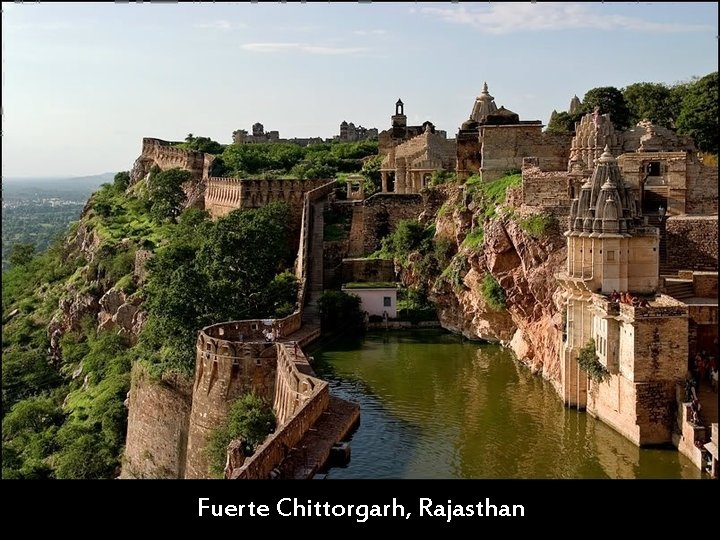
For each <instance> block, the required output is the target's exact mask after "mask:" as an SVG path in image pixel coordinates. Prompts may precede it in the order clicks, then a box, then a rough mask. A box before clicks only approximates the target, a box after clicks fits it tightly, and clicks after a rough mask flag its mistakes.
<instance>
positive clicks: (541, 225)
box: [518, 214, 555, 238]
mask: <svg viewBox="0 0 720 540" xmlns="http://www.w3.org/2000/svg"><path fill="white" fill-rule="evenodd" d="M554 223H555V218H553V217H552V216H549V215H547V214H533V215H531V216H527V217H524V218H522V219H520V220H519V221H518V225H519V226H520V229H522V230H523V231H524V232H526V233H527V234H529V235H530V236H532V237H533V238H540V237H542V236H543V235H544V234H546V233H547V232H548V231H549V230H550V228H551V227H552V226H553V224H554Z"/></svg>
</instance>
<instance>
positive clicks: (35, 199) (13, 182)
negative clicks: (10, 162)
mask: <svg viewBox="0 0 720 540" xmlns="http://www.w3.org/2000/svg"><path fill="white" fill-rule="evenodd" d="M114 176H115V173H103V174H96V175H92V176H80V177H74V178H62V177H57V178H48V177H45V178H37V177H35V178H30V177H26V178H17V177H16V178H12V177H11V178H7V177H6V178H3V179H2V269H3V271H4V270H6V269H7V267H8V259H9V257H10V250H11V248H12V246H13V245H14V244H33V245H34V246H35V249H36V250H37V251H43V250H44V249H46V248H47V246H48V245H49V244H50V242H51V241H52V239H53V238H54V237H55V236H56V235H57V234H61V233H63V232H65V231H66V230H67V227H68V224H69V223H70V222H71V221H74V220H76V219H78V217H80V212H81V211H82V209H83V207H84V206H85V203H86V202H87V200H88V198H89V197H90V195H91V194H92V193H93V192H94V191H97V189H98V188H99V187H100V186H101V185H102V184H105V183H108V182H112V181H113V177H114Z"/></svg>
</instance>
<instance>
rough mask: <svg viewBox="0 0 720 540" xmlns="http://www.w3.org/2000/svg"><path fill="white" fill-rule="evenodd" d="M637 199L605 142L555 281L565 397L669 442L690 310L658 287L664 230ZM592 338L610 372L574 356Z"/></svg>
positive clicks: (652, 439) (646, 438)
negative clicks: (599, 375) (562, 316)
mask: <svg viewBox="0 0 720 540" xmlns="http://www.w3.org/2000/svg"><path fill="white" fill-rule="evenodd" d="M636 200H637V198H636V195H635V194H634V193H633V190H632V188H630V187H629V186H628V184H627V183H626V182H625V180H624V178H623V177H622V174H621V171H620V168H619V167H618V162H617V160H616V159H615V158H614V157H613V156H612V154H611V153H610V149H609V147H606V148H605V151H604V153H603V154H602V155H601V156H599V158H598V159H597V161H596V168H595V171H594V172H593V175H592V177H591V178H590V179H588V180H587V181H586V182H585V183H583V185H582V187H581V190H580V194H579V197H577V198H575V199H573V201H572V205H571V210H570V219H569V222H570V223H569V230H568V232H567V233H566V237H567V242H568V259H567V268H566V270H565V272H564V273H562V274H561V275H559V276H558V278H559V282H560V284H561V286H562V288H563V297H564V299H565V302H566V321H567V323H566V324H567V329H566V336H567V337H566V340H565V342H564V343H563V344H562V349H561V351H562V352H561V395H562V397H563V399H564V401H565V403H566V404H567V405H571V406H576V407H578V408H587V411H588V412H589V413H590V414H593V415H594V416H597V417H598V418H600V419H601V420H602V421H604V422H606V423H607V424H609V425H611V426H612V427H613V428H615V429H616V430H617V431H619V432H620V433H622V434H623V435H624V436H625V437H627V438H628V439H630V440H631V441H632V442H634V443H635V444H637V445H640V446H642V445H648V444H662V443H669V442H670V441H671V435H672V428H673V418H672V415H671V414H670V411H671V410H672V409H671V407H672V404H673V403H674V401H675V391H674V389H675V385H676V384H677V383H678V382H680V381H681V380H682V378H683V376H684V374H685V371H686V369H687V354H688V309H687V306H686V305H684V304H683V303H682V302H679V301H677V300H675V299H673V298H671V297H669V296H665V295H659V294H658V284H659V276H658V246H659V233H658V229H657V228H655V227H650V226H647V225H645V224H644V221H643V219H642V213H641V211H640V209H639V208H638V207H637V206H636ZM617 293H622V294H623V297H619V296H618V295H617ZM626 294H629V295H632V297H637V299H636V300H635V303H630V297H629V296H625V295H626ZM641 297H642V298H643V301H640V300H639V299H640V298H641ZM591 339H592V340H593V341H594V343H595V351H596V355H597V359H598V361H599V363H600V364H601V365H602V367H603V368H604V369H605V370H606V372H607V376H606V378H605V379H604V380H602V381H600V380H597V379H595V380H593V379H591V378H590V377H589V376H588V375H587V374H586V372H585V371H584V370H583V369H582V368H580V366H579V364H578V362H577V358H578V354H579V351H580V349H582V348H583V347H585V346H587V344H588V343H589V342H590V340H591Z"/></svg>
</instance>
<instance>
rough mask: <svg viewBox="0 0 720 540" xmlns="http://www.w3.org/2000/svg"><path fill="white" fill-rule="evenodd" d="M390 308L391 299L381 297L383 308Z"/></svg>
mask: <svg viewBox="0 0 720 540" xmlns="http://www.w3.org/2000/svg"><path fill="white" fill-rule="evenodd" d="M391 306H392V298H390V297H389V296H383V307H391Z"/></svg>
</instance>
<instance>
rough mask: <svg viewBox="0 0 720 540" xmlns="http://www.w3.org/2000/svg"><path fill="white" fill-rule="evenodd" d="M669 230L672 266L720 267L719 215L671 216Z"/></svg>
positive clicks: (680, 267)
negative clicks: (719, 243)
mask: <svg viewBox="0 0 720 540" xmlns="http://www.w3.org/2000/svg"><path fill="white" fill-rule="evenodd" d="M666 234H667V262H668V265H669V266H671V267H674V268H679V269H692V270H708V271H716V270H717V268H718V217H717V215H714V216H674V217H671V218H668V220H667V224H666Z"/></svg>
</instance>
